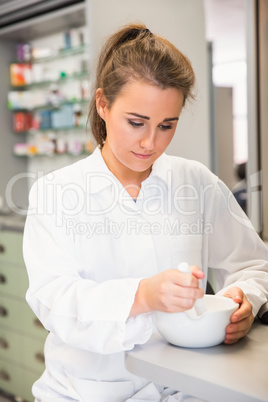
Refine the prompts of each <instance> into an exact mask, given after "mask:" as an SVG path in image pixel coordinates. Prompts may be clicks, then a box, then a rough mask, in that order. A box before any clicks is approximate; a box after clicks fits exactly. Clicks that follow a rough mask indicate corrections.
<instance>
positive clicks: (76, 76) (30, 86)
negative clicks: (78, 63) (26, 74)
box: [11, 70, 89, 91]
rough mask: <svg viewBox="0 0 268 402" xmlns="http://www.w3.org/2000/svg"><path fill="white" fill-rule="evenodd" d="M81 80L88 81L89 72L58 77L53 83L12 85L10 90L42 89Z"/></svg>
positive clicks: (41, 82)
mask: <svg viewBox="0 0 268 402" xmlns="http://www.w3.org/2000/svg"><path fill="white" fill-rule="evenodd" d="M81 79H89V72H88V70H86V71H82V72H81V73H75V74H72V75H64V76H62V77H60V78H59V79H58V80H54V81H39V82H33V83H32V84H23V85H15V86H14V85H12V86H11V89H12V90H13V91H21V90H27V89H34V88H42V87H46V86H50V85H52V84H59V85H61V84H64V83H66V82H68V81H70V80H81Z"/></svg>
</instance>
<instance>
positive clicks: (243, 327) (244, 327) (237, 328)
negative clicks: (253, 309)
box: [226, 314, 254, 334]
mask: <svg viewBox="0 0 268 402" xmlns="http://www.w3.org/2000/svg"><path fill="white" fill-rule="evenodd" d="M253 321H254V317H253V314H252V316H249V317H247V318H245V319H244V320H241V321H239V322H237V323H231V324H229V325H227V327H226V333H228V334H232V333H235V332H241V331H245V332H246V333H247V332H248V331H249V330H250V328H251V325H252V323H253Z"/></svg>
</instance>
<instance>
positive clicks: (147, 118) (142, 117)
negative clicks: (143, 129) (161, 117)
mask: <svg viewBox="0 0 268 402" xmlns="http://www.w3.org/2000/svg"><path fill="white" fill-rule="evenodd" d="M127 114H132V115H133V116H136V117H140V118H141V119H145V120H150V117H148V116H143V115H141V114H138V113H133V112H128V113H127Z"/></svg>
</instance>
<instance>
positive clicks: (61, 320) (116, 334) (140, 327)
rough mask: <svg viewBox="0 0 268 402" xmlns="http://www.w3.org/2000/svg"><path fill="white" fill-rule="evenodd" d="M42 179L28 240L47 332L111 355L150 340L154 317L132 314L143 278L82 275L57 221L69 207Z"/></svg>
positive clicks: (32, 201) (34, 193)
mask: <svg viewBox="0 0 268 402" xmlns="http://www.w3.org/2000/svg"><path fill="white" fill-rule="evenodd" d="M42 183H43V181H42V180H40V181H39V183H36V184H34V186H33V187H32V189H31V192H30V197H29V211H28V216H27V219H26V224H25V231H24V241H23V253H24V260H25V264H26V268H27V271H28V277H29V288H28V291H27V294H26V300H27V302H28V303H29V305H30V307H31V308H32V310H33V311H34V313H35V314H36V315H37V317H38V318H39V319H40V321H41V322H42V323H43V325H44V327H45V328H46V329H47V330H48V331H50V332H53V333H54V334H55V335H56V336H57V337H58V338H59V339H61V341H63V342H64V343H66V344H69V345H71V346H74V347H77V348H82V349H84V350H89V351H92V352H96V353H104V354H108V353H116V352H120V351H123V350H128V349H131V348H133V347H134V345H135V344H141V343H144V342H146V341H147V340H148V339H149V337H150V336H151V333H152V326H153V324H152V318H151V315H150V314H141V315H140V316H137V317H131V318H128V316H129V312H130V310H131V307H132V304H133V301H134V298H135V293H136V291H137V288H138V285H139V282H140V280H141V278H124V279H111V280H107V281H104V282H102V283H96V282H94V281H92V280H90V279H84V278H82V277H81V276H80V275H79V270H78V269H77V265H78V263H77V258H76V254H75V253H76V251H75V247H74V240H73V239H72V238H71V237H70V236H67V235H66V230H65V229H64V226H63V225H62V224H59V223H58V224H57V213H58V212H59V211H60V210H61V209H62V208H64V206H63V205H59V204H60V201H59V200H57V201H56V202H57V205H56V203H55V197H54V200H53V202H52V198H53V197H50V198H49V197H47V192H44V191H43V190H42V188H43V187H44V186H43V184H42ZM65 208H66V205H65ZM68 210H69V211H70V210H71V205H70V206H69V207H68ZM89 263H90V250H89ZM107 268H109V267H107Z"/></svg>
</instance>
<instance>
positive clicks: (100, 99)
mask: <svg viewBox="0 0 268 402" xmlns="http://www.w3.org/2000/svg"><path fill="white" fill-rule="evenodd" d="M107 106H108V101H107V99H106V98H105V96H104V94H103V90H102V88H98V89H97V91H96V108H97V112H98V114H99V116H100V117H101V118H102V119H103V120H104V121H105V112H106V109H107Z"/></svg>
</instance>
